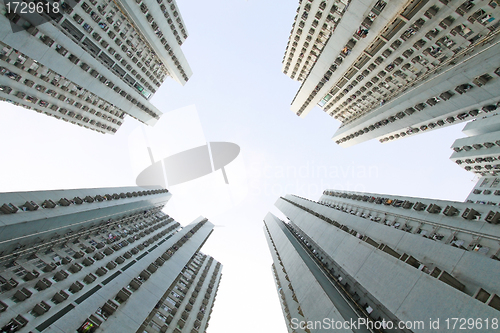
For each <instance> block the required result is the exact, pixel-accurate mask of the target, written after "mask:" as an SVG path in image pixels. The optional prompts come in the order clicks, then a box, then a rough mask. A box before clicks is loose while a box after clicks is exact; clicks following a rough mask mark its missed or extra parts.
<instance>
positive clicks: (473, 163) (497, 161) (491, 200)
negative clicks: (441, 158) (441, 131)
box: [450, 113, 500, 205]
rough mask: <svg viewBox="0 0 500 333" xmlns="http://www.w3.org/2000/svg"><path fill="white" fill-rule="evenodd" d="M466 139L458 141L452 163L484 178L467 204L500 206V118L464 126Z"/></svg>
mask: <svg viewBox="0 0 500 333" xmlns="http://www.w3.org/2000/svg"><path fill="white" fill-rule="evenodd" d="M462 132H463V133H464V134H466V135H467V136H466V137H464V138H460V139H457V140H455V142H454V143H453V145H452V147H451V148H452V149H453V150H454V152H453V154H452V155H451V157H450V159H451V160H452V161H453V162H455V163H457V164H458V165H459V166H460V167H462V168H464V169H465V170H467V171H470V172H472V173H474V174H475V175H477V176H479V177H481V178H479V180H478V182H477V184H476V186H475V187H474V189H472V191H471V193H470V194H469V196H468V197H467V201H468V202H474V203H479V204H488V205H498V204H500V188H499V183H500V117H499V116H498V113H495V114H489V115H487V116H485V117H483V118H481V119H476V120H474V121H471V122H469V123H467V125H465V127H464V129H463V131H462Z"/></svg>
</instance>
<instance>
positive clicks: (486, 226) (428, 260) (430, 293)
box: [264, 190, 500, 332]
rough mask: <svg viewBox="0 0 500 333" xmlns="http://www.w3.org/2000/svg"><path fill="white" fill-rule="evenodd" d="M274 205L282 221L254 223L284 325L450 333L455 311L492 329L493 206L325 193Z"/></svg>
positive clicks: (498, 290)
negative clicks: (262, 237) (260, 228)
mask: <svg viewBox="0 0 500 333" xmlns="http://www.w3.org/2000/svg"><path fill="white" fill-rule="evenodd" d="M276 206H277V207H278V209H279V210H280V211H281V212H282V213H283V214H284V215H285V216H286V217H287V219H288V220H287V221H282V220H280V219H279V218H278V217H276V216H274V215H272V214H268V215H267V216H266V218H265V220H264V222H265V228H264V229H265V234H266V237H267V240H268V243H269V248H270V250H271V254H272V257H273V261H274V264H273V271H274V275H275V280H276V284H277V289H278V292H279V294H280V300H281V304H282V308H283V313H284V315H285V317H286V318H287V319H286V320H287V324H288V326H289V332H323V331H325V332H327V331H329V329H330V330H331V327H336V328H337V329H339V325H344V326H342V327H341V328H343V329H345V331H346V332H347V331H353V332H354V331H355V332H365V331H366V332H367V331H368V330H366V328H367V327H369V328H374V330H372V332H373V331H376V332H380V331H384V332H410V331H432V330H441V331H447V330H448V331H453V329H452V325H453V323H452V322H451V321H450V320H451V319H450V318H457V317H458V318H481V319H479V321H481V323H482V324H485V323H487V325H489V326H488V327H489V330H492V329H498V327H499V326H498V325H499V322H498V315H499V311H500V297H499V295H500V287H499V285H498V283H497V281H496V277H497V276H498V274H499V273H500V259H499V255H500V245H499V244H500V243H499V240H500V227H499V225H498V222H499V221H500V212H499V210H498V209H495V207H492V206H488V205H481V204H475V203H468V202H465V203H462V202H453V201H445V200H434V199H424V198H413V197H403V196H395V195H381V194H375V193H359V192H348V191H335V190H326V191H325V192H324V194H323V195H322V196H321V198H320V200H318V201H311V200H308V199H305V198H300V197H297V196H294V195H287V196H285V197H281V198H280V199H279V200H278V201H277V202H276ZM438 321H439V322H438ZM493 322H494V327H495V328H493V326H491V325H492V323H493ZM345 323H346V324H345ZM352 323H357V326H356V327H353V326H352ZM483 328H484V326H483Z"/></svg>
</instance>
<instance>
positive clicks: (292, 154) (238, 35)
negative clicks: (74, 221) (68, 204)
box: [0, 0, 474, 333]
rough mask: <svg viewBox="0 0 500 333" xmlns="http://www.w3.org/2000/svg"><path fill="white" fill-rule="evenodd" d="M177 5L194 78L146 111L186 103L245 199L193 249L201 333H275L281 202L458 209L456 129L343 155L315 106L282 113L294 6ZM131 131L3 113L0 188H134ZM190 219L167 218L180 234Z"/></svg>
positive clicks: (463, 182) (465, 179) (462, 191)
mask: <svg viewBox="0 0 500 333" xmlns="http://www.w3.org/2000/svg"><path fill="white" fill-rule="evenodd" d="M177 5H178V6H179V8H180V11H181V14H182V17H183V19H184V21H185V23H186V26H187V29H188V32H189V37H188V39H187V40H186V42H185V44H184V45H183V47H182V48H183V51H184V53H185V55H186V58H187V60H188V62H189V64H190V66H191V68H192V70H193V73H194V74H193V76H192V77H191V79H190V80H189V82H188V83H187V84H186V85H185V86H184V87H182V86H180V85H179V84H178V83H176V82H175V81H173V80H171V79H168V80H167V81H166V82H165V83H164V85H163V86H162V87H161V88H160V89H159V90H158V92H157V93H156V95H155V96H154V97H153V99H152V102H153V104H154V105H155V106H157V107H158V108H159V109H160V110H161V111H162V112H164V113H166V112H169V111H173V110H177V109H180V108H183V107H186V106H189V105H195V106H196V109H197V111H198V116H199V119H200V122H201V125H202V127H203V132H204V136H205V138H206V140H207V141H228V142H234V143H236V144H238V145H239V146H240V147H241V153H240V157H239V159H240V163H241V164H242V165H243V166H244V167H243V169H244V172H243V173H240V174H239V176H240V180H241V177H243V181H242V182H240V183H239V185H238V186H240V187H242V188H244V190H245V191H246V196H245V197H244V198H243V199H242V200H240V201H239V202H233V204H232V205H230V206H228V207H226V206H225V208H224V209H223V210H221V211H220V212H219V213H218V214H217V215H214V216H208V215H207V217H208V218H209V219H210V220H211V221H212V222H213V223H214V224H216V225H217V227H216V229H215V232H214V233H213V234H212V236H211V238H210V239H209V241H208V242H207V243H206V245H205V247H204V249H203V251H204V252H205V253H207V254H210V255H212V256H213V257H215V259H217V260H219V261H220V262H222V264H223V265H224V269H223V272H222V273H223V278H222V283H221V285H220V288H219V293H218V296H217V301H216V303H215V307H214V312H213V314H212V318H211V321H210V327H209V329H208V332H209V333H233V332H235V327H238V329H237V331H238V332H239V333H245V332H252V333H254V332H273V333H284V332H286V328H285V323H284V320H283V316H282V313H281V309H280V306H279V301H278V295H277V292H276V290H275V288H274V282H273V278H272V274H271V257H270V255H269V250H268V247H267V244H266V241H265V238H264V233H263V229H262V228H263V222H262V220H263V218H264V216H265V215H266V213H267V212H268V211H272V212H274V213H277V212H276V210H275V209H274V208H273V205H274V202H275V201H276V199H277V198H278V197H279V196H280V195H285V194H287V193H293V194H297V195H300V196H303V197H308V198H311V199H318V198H319V196H320V195H321V192H322V191H323V190H324V189H326V188H337V189H349V190H360V191H369V192H378V193H389V194H400V195H409V196H417V197H418V196H421V197H433V198H439V199H450V200H459V201H463V200H464V199H465V197H466V196H467V194H468V193H469V191H470V190H471V189H472V187H473V184H474V183H473V182H472V180H473V178H474V177H473V175H472V174H471V173H468V172H465V171H464V170H463V169H462V168H460V167H458V166H457V165H455V164H454V163H452V162H451V161H449V160H448V158H449V156H450V155H451V153H452V151H451V149H450V148H449V147H450V146H451V144H452V143H453V141H454V140H455V139H456V138H458V137H462V136H463V134H462V133H461V129H462V127H463V125H455V126H451V127H448V128H445V129H440V130H438V131H433V132H427V133H425V134H420V135H416V136H412V137H409V138H405V139H402V140H398V141H395V142H392V143H389V144H384V145H382V144H380V143H378V141H372V142H366V143H363V144H360V145H357V146H354V147H351V148H347V149H344V148H341V147H339V146H337V145H336V144H335V143H334V142H333V141H332V140H331V137H332V136H333V133H334V132H335V131H336V129H337V128H338V126H339V123H338V122H337V121H336V120H335V119H333V118H331V117H329V116H328V115H326V114H325V113H323V111H321V110H320V109H319V108H316V109H314V110H313V111H312V112H311V113H310V114H309V115H308V116H307V117H306V118H305V119H301V118H299V117H297V116H296V115H295V114H294V113H293V112H291V111H290V103H291V101H292V99H293V97H294V95H295V93H296V91H297V89H298V88H299V86H300V84H299V83H298V82H295V81H292V80H291V79H289V78H288V77H287V76H285V75H284V74H283V73H281V60H282V58H283V54H284V52H285V48H286V44H287V40H288V36H289V32H290V29H291V26H292V23H293V18H294V16H295V11H296V8H297V5H298V2H296V1H281V0H275V1H272V2H269V1H262V0H248V1H244V0H236V1H227V0H224V1H223V0H221V1H178V3H177ZM173 125H175V124H173ZM141 126H142V125H141V124H140V123H138V122H137V121H135V120H134V119H132V118H126V121H125V122H124V124H123V125H122V128H121V129H120V130H119V131H118V132H117V133H116V134H115V135H114V136H111V135H101V134H97V133H95V132H93V131H89V130H85V129H82V128H80V127H78V126H75V125H71V124H68V123H66V122H63V121H60V120H56V119H55V118H52V117H47V116H44V115H41V114H39V113H36V112H34V111H30V110H25V109H22V108H18V107H14V106H12V105H10V104H6V103H2V104H1V111H0V140H1V142H2V158H1V159H2V163H0V171H1V175H2V177H1V182H0V184H1V188H0V190H1V191H23V190H42V189H58V188H79V187H106V186H127V185H134V184H135V177H136V175H137V174H136V171H135V170H134V168H133V166H132V164H133V163H131V159H133V158H134V156H132V155H133V154H131V150H130V146H129V138H130V136H131V133H133V132H134V131H135V130H137V129H138V128H140V127H141ZM152 130H154V128H153V129H152ZM181 139H182V138H179V140H181ZM162 157H165V156H162ZM219 173H220V172H219ZM217 177H220V178H221V177H222V175H220V174H219V175H217ZM200 186H201V185H200ZM178 192H179V193H180V194H178V195H177V197H176V191H175V190H174V189H172V193H173V194H174V197H175V198H176V200H177V202H185V203H189V205H188V206H190V207H192V209H191V210H193V211H196V210H197V207H198V208H199V207H201V206H202V204H201V202H200V201H198V202H197V201H195V200H192V195H193V194H192V193H191V194H190V192H189V191H178ZM211 199H214V198H211ZM211 204H212V205H217V200H213V201H211ZM166 211H167V212H168V205H167V209H166ZM191 213H192V211H189V212H188V211H187V210H186V211H182V208H180V209H178V210H177V211H176V214H177V215H173V214H172V215H173V217H174V218H176V219H178V220H179V221H180V222H181V223H183V224H187V223H189V222H190V221H189V220H185V218H187V216H189V215H190V214H191Z"/></svg>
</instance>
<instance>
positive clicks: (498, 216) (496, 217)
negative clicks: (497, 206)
mask: <svg viewBox="0 0 500 333" xmlns="http://www.w3.org/2000/svg"><path fill="white" fill-rule="evenodd" d="M485 221H486V222H488V223H492V224H498V221H500V212H494V211H492V210H490V212H489V213H488V215H486V218H485Z"/></svg>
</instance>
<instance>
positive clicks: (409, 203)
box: [401, 201, 413, 209]
mask: <svg viewBox="0 0 500 333" xmlns="http://www.w3.org/2000/svg"><path fill="white" fill-rule="evenodd" d="M401 207H403V208H406V209H411V208H412V207H413V202H411V201H405V202H403V204H402V205H401Z"/></svg>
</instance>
